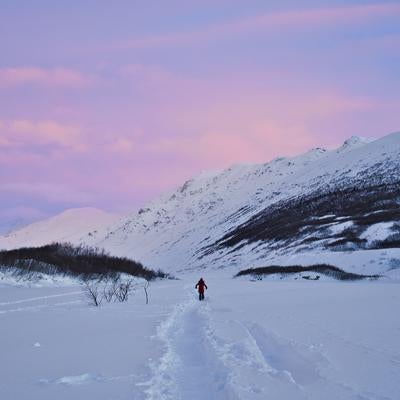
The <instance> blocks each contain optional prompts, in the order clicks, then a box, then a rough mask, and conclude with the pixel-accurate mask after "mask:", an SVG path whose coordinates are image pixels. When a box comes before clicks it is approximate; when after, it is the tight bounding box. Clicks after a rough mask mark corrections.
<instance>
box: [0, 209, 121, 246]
mask: <svg viewBox="0 0 400 400" xmlns="http://www.w3.org/2000/svg"><path fill="white" fill-rule="evenodd" d="M118 218H119V216H118V215H116V214H111V213H106V212H104V211H101V210H99V209H96V208H90V207H85V208H74V209H70V210H67V211H64V212H63V213H61V214H59V215H56V216H55V217H51V218H48V219H45V220H42V221H39V222H35V223H33V224H30V225H28V226H26V227H23V228H21V229H18V230H16V231H13V232H10V233H9V234H7V235H4V236H0V249H7V250H8V249H14V248H18V247H35V246H41V245H43V244H48V243H52V242H75V241H76V240H78V238H80V237H81V236H82V232H88V231H96V229H98V228H100V227H103V226H105V225H106V226H107V225H109V224H112V223H114V222H115V221H117V220H118Z"/></svg>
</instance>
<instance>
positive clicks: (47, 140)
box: [0, 119, 85, 151]
mask: <svg viewBox="0 0 400 400" xmlns="http://www.w3.org/2000/svg"><path fill="white" fill-rule="evenodd" d="M29 145H35V146H41V145H57V146H60V147H64V148H70V149H72V150H75V151H84V150H85V144H84V143H83V141H82V131H81V128H79V127H76V126H71V125H65V124H61V123H59V122H56V121H51V120H43V121H31V120H24V119H21V120H11V121H2V122H1V123H0V146H2V147H11V148H12V147H23V146H29Z"/></svg>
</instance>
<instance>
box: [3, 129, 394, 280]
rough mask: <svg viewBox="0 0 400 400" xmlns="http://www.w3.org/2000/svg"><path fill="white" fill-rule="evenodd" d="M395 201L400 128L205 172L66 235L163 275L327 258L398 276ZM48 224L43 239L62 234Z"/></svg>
mask: <svg viewBox="0 0 400 400" xmlns="http://www.w3.org/2000/svg"><path fill="white" fill-rule="evenodd" d="M399 203H400V133H394V134H391V135H388V136H386V137H384V138H381V139H379V140H376V141H372V142H371V141H369V140H365V139H362V138H358V137H352V138H350V139H349V140H347V141H346V142H345V143H344V144H343V145H342V146H341V147H339V148H338V149H335V150H325V149H321V148H316V149H313V150H310V151H308V152H306V153H305V154H302V155H299V156H296V157H292V158H276V159H274V160H272V161H271V162H268V163H265V164H258V165H237V166H233V167H231V168H228V169H226V170H224V171H222V172H218V173H203V174H201V175H200V176H198V177H196V178H194V179H191V180H189V181H187V182H185V183H184V184H183V185H182V186H181V187H179V188H178V189H176V190H174V191H172V192H170V193H167V194H164V195H162V196H161V197H160V198H159V199H157V200H155V201H153V202H151V203H150V204H148V205H147V206H146V207H144V208H142V209H141V210H139V211H138V212H135V213H133V214H130V215H127V216H125V217H123V218H121V219H119V220H118V221H117V222H115V223H113V224H110V223H99V224H98V226H96V228H90V229H86V230H85V229H75V228H74V229H73V234H69V235H65V237H64V239H65V240H68V241H71V242H73V243H75V244H80V243H83V244H86V245H89V246H96V247H100V248H104V249H106V250H107V251H108V252H110V253H111V254H113V255H117V256H124V257H129V258H133V259H136V260H139V261H141V262H142V263H144V264H145V265H148V266H149V267H151V268H156V269H158V268H161V269H163V270H165V271H167V272H177V271H179V272H183V271H188V270H198V269H204V268H226V267H229V268H232V272H237V271H238V270H240V269H244V268H249V267H263V266H265V265H268V264H270V265H271V264H272V265H293V264H303V265H306V264H307V265H308V264H316V263H327V264H333V265H336V266H338V267H340V268H343V269H345V270H349V271H351V272H355V273H362V274H376V273H378V274H381V273H386V272H387V271H390V274H397V272H396V271H397V270H398V267H397V264H398V263H397V264H396V262H397V261H396V259H398V258H400V252H399V247H400V241H399V240H400V211H399ZM33 226H34V225H32V226H30V227H28V228H26V229H27V230H26V231H25V232H27V233H26V235H25V234H24V235H21V234H20V233H18V232H17V234H16V235H15V236H13V239H14V240H10V239H11V238H10V237H9V238H7V240H8V244H9V246H10V245H11V246H12V247H17V246H21V245H24V246H25V245H28V244H29V245H33V244H32V240H34V239H33V238H32V236H34V237H35V238H37V237H38V235H37V234H36V232H35V230H36V227H35V229H32V227H33ZM83 228H85V227H83ZM46 230H47V234H46V235H47V236H46V235H44V237H43V236H42V237H41V243H40V244H44V242H43V240H48V241H54V240H57V241H61V240H63V239H62V238H60V237H59V236H60V234H61V233H60V232H58V231H57V230H56V233H54V230H53V228H52V227H49V226H47V227H46ZM39 236H40V235H39ZM1 240H4V238H3V239H0V247H1ZM36 240H37V239H36ZM29 241H30V242H29ZM393 271H394V272H393Z"/></svg>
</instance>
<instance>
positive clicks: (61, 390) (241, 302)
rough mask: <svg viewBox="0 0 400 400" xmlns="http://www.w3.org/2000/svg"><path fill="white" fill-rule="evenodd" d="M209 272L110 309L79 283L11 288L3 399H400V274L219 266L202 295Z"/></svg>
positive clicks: (3, 343)
mask: <svg viewBox="0 0 400 400" xmlns="http://www.w3.org/2000/svg"><path fill="white" fill-rule="evenodd" d="M198 278H199V277H198V276H197V275H196V276H191V275H186V276H185V278H184V279H182V280H172V281H171V280H168V281H158V282H154V283H153V284H152V285H151V287H150V304H148V305H146V304H145V301H144V294H143V293H141V292H137V293H135V294H134V296H133V297H132V298H131V299H130V301H129V302H128V303H126V304H121V303H118V304H117V303H114V304H108V305H105V306H104V307H101V308H95V307H90V306H88V305H87V302H86V299H85V297H84V296H83V295H82V292H81V289H80V287H73V286H72V287H69V288H67V287H59V288H54V287H53V288H49V287H41V288H39V287H35V288H27V287H12V286H4V287H2V289H1V291H0V310H1V313H0V320H1V322H0V324H1V331H0V332H1V337H0V339H1V340H0V353H1V355H2V363H1V365H0V376H1V380H0V398H2V399H18V400H25V399H26V400H28V399H29V400H39V399H40V400H46V399H55V398H57V399H60V400H63V399H71V398H74V399H96V400H103V399H104V400H105V399H132V398H134V399H135V400H136V399H139V400H141V399H142V400H155V399H157V400H169V399H174V400H180V399H192V400H197V399H208V400H220V399H230V400H231V399H232V400H236V399H255V400H257V399H266V398H271V399H276V400H292V399H300V400H301V399H315V400H319V399H322V398H323V399H327V400H330V399H332V400H337V399H343V400H347V399H348V400H353V399H363V400H364V399H365V400H372V399H389V400H397V399H398V394H399V393H400V368H399V367H400V344H399V341H398V332H399V331H400V320H399V319H398V318H397V317H396V316H397V314H398V309H399V306H400V290H399V283H398V282H397V283H396V282H394V281H391V282H349V283H346V284H343V283H339V282H321V281H319V282H314V281H304V280H303V281H291V282H285V281H284V282H282V281H279V282H269V281H256V282H252V281H249V280H248V279H244V278H240V279H232V278H231V276H230V275H228V274H226V273H222V272H219V273H216V272H212V273H207V274H206V275H205V276H204V278H205V280H206V282H207V285H208V287H209V290H207V292H206V300H205V301H204V302H199V301H198V300H197V294H196V291H195V289H194V284H195V282H196V281H197V279H198ZM16 311H18V312H16Z"/></svg>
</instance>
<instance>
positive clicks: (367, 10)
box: [110, 3, 400, 49]
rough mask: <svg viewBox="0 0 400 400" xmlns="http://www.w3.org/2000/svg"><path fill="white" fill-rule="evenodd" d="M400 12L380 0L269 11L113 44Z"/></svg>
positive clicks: (169, 41) (345, 21) (182, 40)
mask: <svg viewBox="0 0 400 400" xmlns="http://www.w3.org/2000/svg"><path fill="white" fill-rule="evenodd" d="M399 15H400V4H396V3H380V4H368V5H360V6H345V7H330V8H329V7H327V8H315V9H306V10H287V11H277V12H269V13H265V14H259V15H255V16H253V17H245V18H242V19H237V20H233V21H229V22H221V23H217V24H214V25H210V26H206V27H203V28H200V29H198V30H194V31H187V32H177V33H167V34H157V35H151V36H143V37H136V38H131V39H128V40H124V41H120V42H119V43H115V44H114V45H111V46H110V48H121V49H123V48H143V47H158V46H166V45H185V44H190V43H193V42H195V41H202V40H212V41H215V40H218V39H221V38H226V37H232V36H235V35H240V34H245V33H251V32H260V30H265V31H271V30H273V31H276V30H277V29H279V30H280V31H281V30H285V31H296V30H303V29H307V30H310V29H315V28H319V29H326V28H329V27H332V26H334V27H337V26H338V25H351V24H354V23H357V24H360V23H368V22H370V21H371V20H377V19H381V18H388V17H394V16H399Z"/></svg>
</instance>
